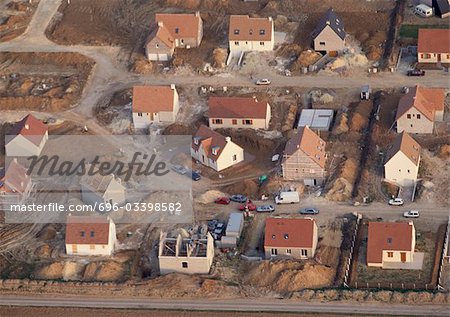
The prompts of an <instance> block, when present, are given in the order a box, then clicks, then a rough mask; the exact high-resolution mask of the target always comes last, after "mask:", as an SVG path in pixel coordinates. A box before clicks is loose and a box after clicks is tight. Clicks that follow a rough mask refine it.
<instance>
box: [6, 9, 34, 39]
mask: <svg viewBox="0 0 450 317" xmlns="http://www.w3.org/2000/svg"><path fill="white" fill-rule="evenodd" d="M38 4H39V0H34V1H28V0H13V1H5V0H2V1H0V42H4V41H9V40H12V39H13V38H16V37H18V36H19V35H21V34H22V33H23V32H25V30H26V28H27V26H28V24H29V23H30V21H31V18H32V17H33V15H34V12H35V11H36V8H37V6H38Z"/></svg>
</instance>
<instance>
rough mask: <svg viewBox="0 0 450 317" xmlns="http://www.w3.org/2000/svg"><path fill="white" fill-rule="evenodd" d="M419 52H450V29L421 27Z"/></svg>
mask: <svg viewBox="0 0 450 317" xmlns="http://www.w3.org/2000/svg"><path fill="white" fill-rule="evenodd" d="M417 51H418V52H419V53H447V54H448V53H450V29H419V37H418V47H417Z"/></svg>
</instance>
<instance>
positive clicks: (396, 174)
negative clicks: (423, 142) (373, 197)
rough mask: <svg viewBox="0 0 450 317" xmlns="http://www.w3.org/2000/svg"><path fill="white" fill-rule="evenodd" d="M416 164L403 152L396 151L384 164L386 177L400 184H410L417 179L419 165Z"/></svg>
mask: <svg viewBox="0 0 450 317" xmlns="http://www.w3.org/2000/svg"><path fill="white" fill-rule="evenodd" d="M418 155H419V164H418V165H417V166H416V165H415V164H414V163H413V162H412V161H411V160H410V159H409V158H408V157H407V156H406V155H405V154H403V152H397V154H395V155H394V156H393V157H392V158H391V159H390V160H389V161H388V162H386V163H385V164H384V174H385V177H386V179H388V180H389V181H392V182H396V183H398V184H399V185H401V186H411V185H413V184H414V182H415V181H416V180H417V174H418V173H419V165H420V153H418Z"/></svg>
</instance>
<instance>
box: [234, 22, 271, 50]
mask: <svg viewBox="0 0 450 317" xmlns="http://www.w3.org/2000/svg"><path fill="white" fill-rule="evenodd" d="M271 34H272V37H271V39H270V41H250V40H247V41H245V40H240V41H232V40H229V41H228V43H229V47H230V52H231V54H232V55H233V56H238V55H240V54H241V52H250V51H259V52H264V51H273V48H274V46H275V39H274V37H275V36H274V27H273V21H272V33H271ZM261 44H262V45H261Z"/></svg>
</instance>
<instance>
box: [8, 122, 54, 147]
mask: <svg viewBox="0 0 450 317" xmlns="http://www.w3.org/2000/svg"><path fill="white" fill-rule="evenodd" d="M47 131H48V129H47V126H46V125H45V124H44V123H42V121H40V120H38V119H36V118H35V117H34V116H33V115H31V114H29V115H27V116H26V117H25V118H23V119H22V120H20V121H19V122H17V123H16V124H15V125H14V127H13V129H12V131H11V132H9V133H8V135H19V134H20V135H22V136H23V137H25V138H26V139H28V140H29V141H30V142H32V143H33V144H34V145H36V146H39V145H40V144H41V141H42V138H43V137H44V135H45V134H46V133H47Z"/></svg>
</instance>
